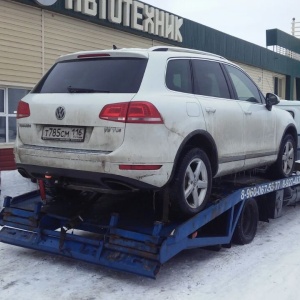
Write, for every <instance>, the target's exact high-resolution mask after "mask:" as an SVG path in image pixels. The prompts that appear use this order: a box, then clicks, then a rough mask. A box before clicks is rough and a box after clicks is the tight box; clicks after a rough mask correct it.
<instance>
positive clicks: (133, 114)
mask: <svg viewBox="0 0 300 300" xmlns="http://www.w3.org/2000/svg"><path fill="white" fill-rule="evenodd" d="M99 118H100V119H104V120H108V121H115V122H123V123H139V124H163V119H162V117H161V115H160V113H159V111H158V110H157V108H156V107H155V106H154V105H153V104H152V103H150V102H147V101H135V102H123V103H113V104H108V105H105V106H104V107H103V109H102V110H101V112H100V114H99Z"/></svg>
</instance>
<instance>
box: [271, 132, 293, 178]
mask: <svg viewBox="0 0 300 300" xmlns="http://www.w3.org/2000/svg"><path fill="white" fill-rule="evenodd" d="M295 144H296V143H295V140H294V138H293V137H292V136H291V135H290V134H287V135H286V136H285V137H284V138H283V140H282V142H281V145H280V149H279V154H278V158H277V161H276V162H275V163H274V164H273V165H272V166H271V168H270V172H269V173H270V174H271V176H272V175H273V176H272V177H274V178H282V177H289V176H290V175H291V174H292V172H293V169H294V165H295V157H296V146H295Z"/></svg>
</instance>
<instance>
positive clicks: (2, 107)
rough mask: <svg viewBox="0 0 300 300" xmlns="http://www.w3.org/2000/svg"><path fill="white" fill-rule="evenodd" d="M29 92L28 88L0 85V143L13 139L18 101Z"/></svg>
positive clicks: (9, 141) (15, 131) (11, 141)
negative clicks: (2, 86) (3, 86)
mask: <svg viewBox="0 0 300 300" xmlns="http://www.w3.org/2000/svg"><path fill="white" fill-rule="evenodd" d="M29 92H30V90H29V89H19V88H1V87H0V143H13V142H14V141H15V139H16V134H17V127H16V113H17V106H18V102H19V101H20V100H21V99H22V98H23V97H24V96H25V95H27V94H28V93H29Z"/></svg>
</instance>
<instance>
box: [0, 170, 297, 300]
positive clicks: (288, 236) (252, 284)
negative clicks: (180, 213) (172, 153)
mask: <svg viewBox="0 0 300 300" xmlns="http://www.w3.org/2000/svg"><path fill="white" fill-rule="evenodd" d="M1 177H2V183H1V187H2V192H1V200H0V205H1V204H2V199H3V196H5V195H10V196H15V195H17V194H21V193H24V192H26V191H29V190H31V189H35V187H36V185H35V184H32V183H31V182H30V181H28V180H26V179H24V178H22V177H21V176H20V175H18V173H17V172H16V171H9V172H2V174H1ZM0 258H1V265H0V299H1V300H6V299H9V300H15V299H18V300H23V299H24V300H26V299H30V300H32V299H39V300H44V299H45V300H46V299H51V300H53V299H60V300H61V299H62V300H64V299H72V300H77V299H78V300H96V299H109V300H113V299H131V300H133V299H143V300H147V299H149V300H154V299H155V300H159V299H170V300H171V299H172V300H182V299H195V300H196V299H197V300H200V299H205V300H206V299H209V300H216V299H218V300H219V299H222V300H227V299H230V300H235V299H243V300H250V299H251V300H252V299H255V300H259V299H262V300H268V299H272V300H277V299H278V300H279V299H280V300H297V299H300V287H298V280H299V278H300V206H297V207H287V208H286V209H285V211H284V215H283V216H282V217H281V218H279V219H276V220H271V221H270V223H260V224H259V229H258V232H257V236H256V238H255V239H254V241H253V242H252V243H251V244H250V245H245V246H233V247H232V248H231V249H221V251H219V252H213V251H207V250H202V249H194V250H189V251H184V252H182V253H181V254H179V255H177V256H176V257H175V258H173V259H171V260H170V261H169V262H168V263H166V264H165V265H164V266H163V267H162V268H161V271H160V273H159V275H158V277H157V280H152V279H147V278H143V277H139V276H136V275H131V274H126V273H121V272H117V271H113V270H109V269H107V268H104V267H99V266H94V265H90V264H87V263H83V262H77V261H75V260H71V259H66V258H62V257H58V256H54V255H49V254H47V253H42V252H38V251H33V250H27V249H23V248H19V247H15V246H10V245H6V244H3V243H0Z"/></svg>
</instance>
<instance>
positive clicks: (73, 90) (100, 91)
mask: <svg viewBox="0 0 300 300" xmlns="http://www.w3.org/2000/svg"><path fill="white" fill-rule="evenodd" d="M68 91H69V93H110V91H104V90H95V89H84V88H77V87H72V86H68Z"/></svg>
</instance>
